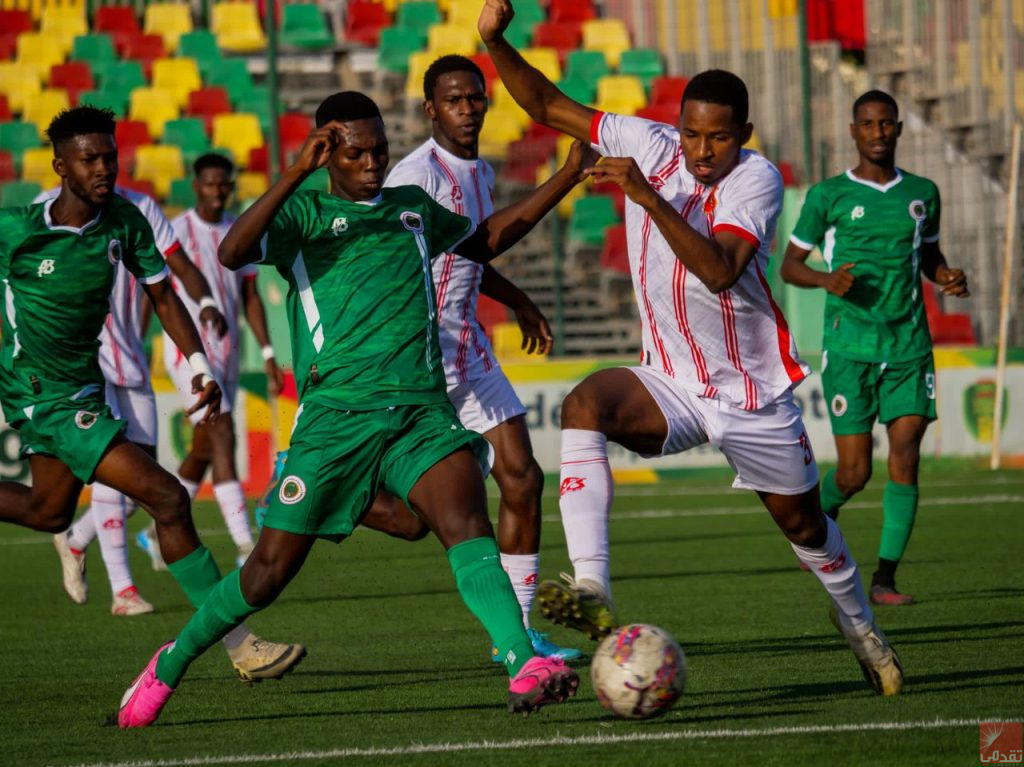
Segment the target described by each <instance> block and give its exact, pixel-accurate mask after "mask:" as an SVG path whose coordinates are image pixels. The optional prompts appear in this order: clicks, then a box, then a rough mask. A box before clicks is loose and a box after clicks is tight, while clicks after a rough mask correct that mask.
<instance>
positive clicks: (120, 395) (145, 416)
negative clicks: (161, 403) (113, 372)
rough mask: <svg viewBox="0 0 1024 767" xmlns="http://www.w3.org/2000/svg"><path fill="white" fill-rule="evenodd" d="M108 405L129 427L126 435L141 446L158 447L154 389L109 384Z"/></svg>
mask: <svg viewBox="0 0 1024 767" xmlns="http://www.w3.org/2000/svg"><path fill="white" fill-rule="evenodd" d="M106 396H107V405H108V406H109V407H110V410H111V412H112V413H113V414H114V418H119V419H121V420H122V421H124V422H125V423H127V424H128V426H127V427H126V428H125V430H124V435H125V437H127V438H128V439H130V440H131V441H132V442H136V443H138V444H140V445H149V446H153V445H156V395H154V394H153V389H152V387H151V386H150V385H149V384H148V383H147V384H146V385H145V386H115V385H114V384H112V383H110V382H107V389H106Z"/></svg>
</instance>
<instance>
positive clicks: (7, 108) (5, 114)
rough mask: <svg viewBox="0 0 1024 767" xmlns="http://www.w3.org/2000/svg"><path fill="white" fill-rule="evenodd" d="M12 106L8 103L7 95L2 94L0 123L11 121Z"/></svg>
mask: <svg viewBox="0 0 1024 767" xmlns="http://www.w3.org/2000/svg"><path fill="white" fill-rule="evenodd" d="M11 117H12V115H11V105H10V104H8V103H7V94H6V93H0V123H5V122H9V121H10V120H11Z"/></svg>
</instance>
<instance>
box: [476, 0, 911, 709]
mask: <svg viewBox="0 0 1024 767" xmlns="http://www.w3.org/2000/svg"><path fill="white" fill-rule="evenodd" d="M512 15H513V9H512V5H511V3H510V2H509V0H486V4H485V7H484V9H483V11H482V13H481V16H480V20H479V30H480V34H481V37H482V38H483V40H484V42H485V44H486V45H487V47H488V50H489V52H490V54H491V58H492V60H493V61H494V63H495V65H496V66H497V69H498V74H499V75H500V76H501V78H502V81H503V82H504V83H505V85H506V86H507V87H508V89H509V92H510V93H511V95H512V97H513V98H514V99H515V100H516V101H517V102H518V104H519V105H520V106H521V107H522V108H523V109H525V110H526V112H527V113H528V114H529V115H530V116H531V117H532V118H533V119H534V120H537V121H538V122H541V123H544V124H545V125H549V126H551V127H553V128H555V129H557V130H561V131H564V132H565V133H568V134H569V135H572V136H575V137H576V138H578V139H581V140H583V139H589V140H590V142H591V144H592V145H593V146H594V148H596V149H597V150H598V151H599V152H601V154H602V155H604V159H603V161H601V162H600V163H599V164H598V165H596V166H595V167H594V168H593V169H592V171H591V175H592V176H593V177H594V178H595V180H598V181H602V182H613V183H616V184H618V185H619V186H620V187H621V188H622V190H623V192H624V193H625V196H626V200H627V201H626V228H627V245H628V249H629V260H630V267H631V271H632V276H633V286H634V290H635V293H636V297H637V304H638V306H639V310H640V317H641V322H642V324H643V351H642V359H641V363H642V364H641V365H640V366H638V367H633V368H617V369H610V370H603V371H600V372H598V373H595V374H593V375H591V376H589V377H588V378H586V379H585V380H584V381H583V382H582V383H580V384H579V385H578V386H577V387H576V388H575V389H574V390H573V391H572V392H571V393H570V394H569V396H568V397H566V399H565V402H564V403H563V405H562V482H561V487H560V496H561V501H560V507H561V512H562V522H563V525H564V527H565V532H566V540H567V543H568V546H569V556H570V559H571V560H572V562H573V566H574V568H575V577H574V578H573V577H569V576H566V581H567V584H566V585H563V584H560V583H555V582H547V583H544V584H542V585H541V587H540V593H539V600H540V602H541V608H542V610H543V611H544V612H545V614H546V615H548V616H549V617H551V618H553V619H554V620H556V621H557V622H561V623H563V624H565V625H569V626H571V627H573V628H578V629H580V630H582V631H585V632H586V633H588V634H589V635H591V636H592V637H595V638H596V637H598V636H601V635H603V634H607V633H609V632H610V631H611V629H612V628H613V627H614V625H615V623H616V622H617V618H616V617H615V612H614V606H613V603H612V601H611V598H610V583H609V551H608V548H609V547H608V516H609V512H610V511H611V503H612V495H613V491H612V481H611V472H610V470H609V467H608V452H607V440H609V439H611V440H612V441H614V442H618V443H619V444H621V445H623V446H624V447H626V448H628V449H630V450H633V451H635V452H637V453H640V454H641V455H644V456H647V457H653V456H658V455H665V454H671V453H679V452H682V451H684V450H687V449H689V448H691V447H695V446H697V445H701V444H706V443H710V444H713V445H715V446H716V447H718V448H719V449H720V450H721V451H722V452H723V453H724V454H725V456H726V458H727V459H728V461H729V463H730V464H731V465H732V467H733V468H734V469H735V470H736V473H737V476H736V480H735V481H734V483H733V485H734V487H741V488H747V489H750V490H754V491H755V492H757V494H758V496H759V497H760V498H761V500H762V502H763V503H764V505H765V507H766V508H767V509H768V511H769V513H770V514H771V516H772V518H773V519H774V521H775V523H776V524H777V525H778V527H779V528H780V529H781V530H782V531H783V533H784V534H785V535H786V537H787V538H788V539H789V541H790V544H791V545H792V547H793V549H794V551H795V552H796V554H797V556H798V558H799V559H800V560H801V561H803V562H805V563H806V564H807V565H808V566H810V567H811V569H812V570H813V571H814V573H815V574H816V575H817V577H818V579H819V581H820V582H821V583H822V585H823V586H824V587H825V589H826V591H827V592H828V594H829V596H830V598H831V599H832V602H833V604H834V606H835V608H836V613H835V614H836V616H837V626H838V627H839V628H840V631H841V632H842V633H843V635H844V636H845V637H846V639H847V641H848V643H849V645H850V647H851V649H852V650H853V652H854V655H855V656H856V657H857V660H858V662H859V663H860V665H861V669H862V670H863V672H864V674H865V676H866V677H867V679H868V681H869V683H870V684H871V686H872V688H873V689H874V690H875V692H877V693H879V694H885V695H894V694H897V693H899V692H900V691H901V689H902V685H903V672H902V668H901V666H900V663H899V659H898V657H897V656H896V653H895V651H893V650H892V648H891V647H890V645H889V643H888V641H887V640H886V638H885V636H884V635H883V634H882V632H881V631H880V630H879V629H878V627H877V625H876V623H875V619H874V615H873V613H872V611H871V607H870V605H869V604H868V602H867V599H866V597H865V594H864V589H863V586H862V585H861V581H860V574H859V572H858V569H857V566H856V563H855V562H854V560H853V557H852V556H851V555H850V553H849V550H848V549H847V546H846V543H845V541H844V540H843V535H842V532H841V531H840V529H839V527H838V526H837V525H836V524H835V522H833V521H832V520H831V519H829V518H827V517H826V516H825V515H824V514H822V512H821V506H820V501H819V498H818V488H817V481H818V471H817V467H816V465H815V462H814V456H813V454H812V452H811V446H810V442H809V440H808V439H807V434H806V432H805V431H804V427H803V422H802V419H801V416H800V411H799V409H798V408H797V406H796V404H795V403H794V401H793V396H792V392H791V389H792V387H794V386H795V385H796V384H797V383H799V382H800V380H802V379H803V378H804V377H805V376H806V375H807V373H808V369H807V367H806V366H805V365H804V364H803V363H802V362H801V361H800V360H799V359H798V358H797V356H796V348H795V345H794V343H793V340H792V337H791V335H790V333H789V330H788V328H787V326H786V323H785V319H784V318H783V316H782V313H781V311H779V309H778V307H777V306H776V305H775V302H774V301H773V300H772V297H771V293H770V291H769V289H768V283H767V280H766V279H765V276H764V272H765V268H766V266H767V262H768V249H769V247H770V244H771V240H772V236H773V235H774V232H775V224H776V220H777V218H778V215H779V212H780V210H781V202H782V182H781V179H780V176H779V174H778V172H777V171H776V170H775V168H774V167H773V166H772V165H771V163H769V162H768V161H767V160H765V159H764V158H762V157H760V156H759V155H757V154H755V153H753V152H749V151H747V150H744V149H743V145H744V144H746V143H747V141H749V140H750V136H751V133H752V131H753V126H752V125H751V124H750V123H749V122H748V121H747V113H748V95H747V89H746V86H745V85H744V83H743V81H742V80H740V79H739V78H738V77H736V76H735V75H733V74H731V73H729V72H723V71H721V70H711V71H708V72H702V73H700V74H698V75H696V76H694V77H693V78H692V79H691V80H690V82H689V83H688V85H687V87H686V90H685V92H684V94H683V99H682V105H681V114H680V120H679V127H678V129H677V128H675V127H673V126H670V125H664V124H660V123H655V122H651V121H649V120H642V119H639V118H632V117H623V116H621V115H612V114H604V113H601V112H597V111H595V110H593V109H590V108H588V107H585V106H583V105H582V104H579V103H577V102H575V101H573V100H572V99H570V98H568V97H567V96H566V95H565V94H563V93H561V92H560V91H559V90H558V89H557V88H556V87H555V86H554V85H553V84H552V83H551V82H550V81H549V80H548V79H547V78H546V77H545V76H544V75H543V74H542V73H541V72H539V71H538V70H537V69H535V68H534V67H532V66H530V65H529V64H528V63H527V62H526V61H525V60H524V59H523V58H522V56H520V55H519V53H518V52H517V51H516V50H515V49H514V48H513V47H512V46H511V45H509V43H508V42H507V41H506V40H505V38H504V34H503V33H504V30H505V29H506V28H507V26H508V24H509V22H510V21H511V19H512Z"/></svg>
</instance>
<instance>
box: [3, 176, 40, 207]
mask: <svg viewBox="0 0 1024 767" xmlns="http://www.w3.org/2000/svg"><path fill="white" fill-rule="evenodd" d="M42 191H43V187H42V186H40V185H39V184H37V183H36V182H35V181H8V182H7V183H6V184H0V208H20V207H21V206H23V205H31V204H32V200H34V199H35V198H36V197H38V196H39V193H40V192H42Z"/></svg>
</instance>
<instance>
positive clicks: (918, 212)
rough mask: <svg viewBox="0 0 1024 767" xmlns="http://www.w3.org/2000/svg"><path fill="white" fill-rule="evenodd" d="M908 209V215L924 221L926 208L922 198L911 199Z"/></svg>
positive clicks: (926, 215) (926, 213)
mask: <svg viewBox="0 0 1024 767" xmlns="http://www.w3.org/2000/svg"><path fill="white" fill-rule="evenodd" d="M909 210H910V217H911V218H912V219H914V220H915V221H924V220H925V218H927V217H928V208H927V207H926V206H925V204H924V200H911V202H910V207H909Z"/></svg>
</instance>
